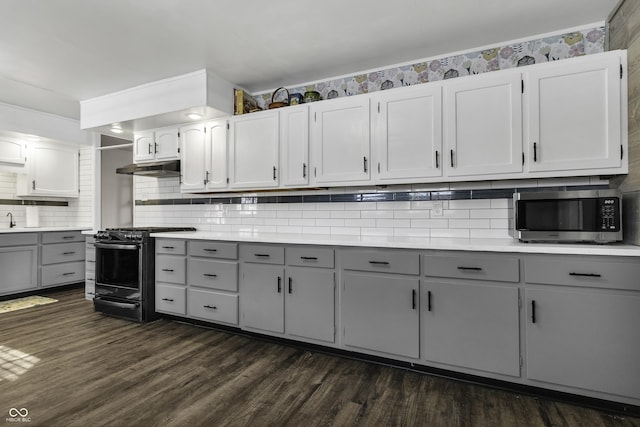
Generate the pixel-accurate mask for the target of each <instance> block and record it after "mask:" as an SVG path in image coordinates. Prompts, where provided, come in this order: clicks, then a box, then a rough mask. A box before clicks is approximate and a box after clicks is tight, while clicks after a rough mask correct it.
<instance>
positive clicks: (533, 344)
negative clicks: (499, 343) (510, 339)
mask: <svg viewBox="0 0 640 427" xmlns="http://www.w3.org/2000/svg"><path fill="white" fill-rule="evenodd" d="M525 294H526V306H527V321H526V325H527V326H526V337H527V377H528V378H530V379H532V380H537V381H544V382H548V383H554V384H562V385H566V386H571V387H578V388H583V389H588V390H595V391H601V392H606V393H612V394H616V395H621V396H629V397H633V398H635V399H638V398H640V365H639V364H638V360H640V330H639V329H638V325H640V310H638V307H640V296H638V295H637V294H629V293H626V294H622V293H614V292H611V291H602V292H600V291H599V290H586V289H571V290H567V289H564V288H551V287H549V288H546V289H527V290H526V291H525Z"/></svg>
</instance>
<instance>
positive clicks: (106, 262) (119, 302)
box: [93, 227, 196, 322]
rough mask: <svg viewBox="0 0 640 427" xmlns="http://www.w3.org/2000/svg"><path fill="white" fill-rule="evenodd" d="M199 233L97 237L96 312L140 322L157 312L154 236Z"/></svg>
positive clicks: (113, 231) (147, 230)
mask: <svg viewBox="0 0 640 427" xmlns="http://www.w3.org/2000/svg"><path fill="white" fill-rule="evenodd" d="M179 231H196V229H195V228H193V227H128V228H107V229H106V230H101V231H98V232H97V233H96V234H95V236H94V237H95V243H94V246H95V247H96V293H95V298H94V300H93V304H94V308H95V310H96V311H99V312H102V313H105V314H108V315H111V316H115V317H120V318H124V319H128V320H134V321H137V322H149V321H152V320H155V319H157V318H158V315H157V314H156V312H155V239H154V238H153V237H151V233H168V232H179Z"/></svg>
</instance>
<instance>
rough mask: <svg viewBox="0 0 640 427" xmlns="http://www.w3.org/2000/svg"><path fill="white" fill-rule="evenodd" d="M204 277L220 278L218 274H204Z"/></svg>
mask: <svg viewBox="0 0 640 427" xmlns="http://www.w3.org/2000/svg"><path fill="white" fill-rule="evenodd" d="M203 276H204V277H218V275H217V274H209V273H204V274H203Z"/></svg>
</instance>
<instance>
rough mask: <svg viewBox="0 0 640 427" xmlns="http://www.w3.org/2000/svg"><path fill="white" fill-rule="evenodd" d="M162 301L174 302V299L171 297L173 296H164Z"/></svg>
mask: <svg viewBox="0 0 640 427" xmlns="http://www.w3.org/2000/svg"><path fill="white" fill-rule="evenodd" d="M162 301H169V302H173V299H171V298H162Z"/></svg>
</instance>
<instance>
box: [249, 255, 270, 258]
mask: <svg viewBox="0 0 640 427" xmlns="http://www.w3.org/2000/svg"><path fill="white" fill-rule="evenodd" d="M253 256H257V257H263V258H268V257H270V256H271V255H269V254H253Z"/></svg>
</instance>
